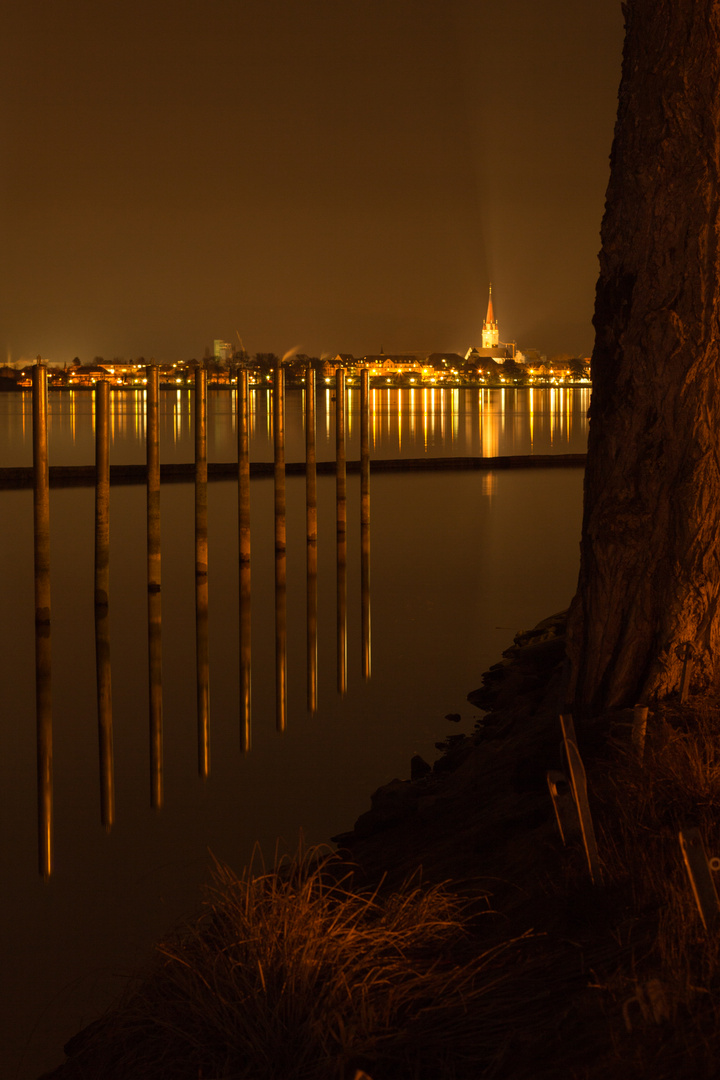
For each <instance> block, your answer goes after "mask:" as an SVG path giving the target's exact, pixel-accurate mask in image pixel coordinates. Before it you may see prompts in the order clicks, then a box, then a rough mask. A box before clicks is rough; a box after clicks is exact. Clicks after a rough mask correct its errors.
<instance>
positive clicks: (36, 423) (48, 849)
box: [32, 357, 53, 880]
mask: <svg viewBox="0 0 720 1080" xmlns="http://www.w3.org/2000/svg"><path fill="white" fill-rule="evenodd" d="M32 403H33V526H34V528H33V535H34V550H35V710H36V723H37V728H36V730H37V799H38V868H39V870H40V873H41V874H42V876H43V877H44V878H45V880H47V879H48V878H49V877H50V874H51V873H52V867H53V762H52V742H53V740H52V734H53V733H52V682H51V650H50V471H49V463H48V433H47V368H46V367H45V365H44V364H42V363H40V358H39V357H38V363H37V365H36V366H35V367H34V368H33V384H32Z"/></svg>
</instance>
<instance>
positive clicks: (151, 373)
mask: <svg viewBox="0 0 720 1080" xmlns="http://www.w3.org/2000/svg"><path fill="white" fill-rule="evenodd" d="M146 370H147V419H146V430H147V579H148V671H149V690H150V802H151V804H152V806H154V807H157V808H159V807H161V806H162V804H163V712H162V595H161V592H160V584H161V582H160V435H159V416H158V408H159V399H160V380H159V373H158V369H157V365H155V364H151V365H149V366H148V367H147V369H146Z"/></svg>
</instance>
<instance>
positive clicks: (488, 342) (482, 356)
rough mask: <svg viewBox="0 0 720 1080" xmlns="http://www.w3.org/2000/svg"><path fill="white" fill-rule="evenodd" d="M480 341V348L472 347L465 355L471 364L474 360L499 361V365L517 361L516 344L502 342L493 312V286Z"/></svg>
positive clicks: (489, 295) (489, 294)
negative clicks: (507, 361)
mask: <svg viewBox="0 0 720 1080" xmlns="http://www.w3.org/2000/svg"><path fill="white" fill-rule="evenodd" d="M480 340H481V342H482V344H481V345H480V346H477V345H471V346H470V348H469V349H468V351H467V352H466V353H465V359H466V360H469V361H471V362H472V361H473V360H497V361H498V363H500V364H504V363H505V361H506V360H514V359H515V343H514V342H512V341H511V342H509V343H507V344H505V343H503V342H502V341H500V331H499V330H498V324H497V319H496V318H495V312H494V311H493V302H492V285H491V286H490V290H489V293H488V306H487V313H486V315H485V319H484V321H483V324H482V333H481V335H480Z"/></svg>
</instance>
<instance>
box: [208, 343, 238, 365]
mask: <svg viewBox="0 0 720 1080" xmlns="http://www.w3.org/2000/svg"><path fill="white" fill-rule="evenodd" d="M233 351H234V350H233V347H232V345H231V344H230V342H229V341H220V339H219V338H217V339H216V340H215V341H213V356H214V357H215V359H216V360H219V361H220V362H221V363H223V364H224V363H227V362H228V360H232V358H233Z"/></svg>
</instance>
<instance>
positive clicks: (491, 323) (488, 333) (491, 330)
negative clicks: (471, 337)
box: [482, 285, 500, 349]
mask: <svg viewBox="0 0 720 1080" xmlns="http://www.w3.org/2000/svg"><path fill="white" fill-rule="evenodd" d="M499 340H500V335H499V333H498V324H497V322H496V320H495V314H494V312H493V302H492V285H490V291H489V293H488V306H487V315H486V316H485V322H484V323H483V328H482V347H483V349H494V348H495V346H496V345H497V344H498V342H499Z"/></svg>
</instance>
